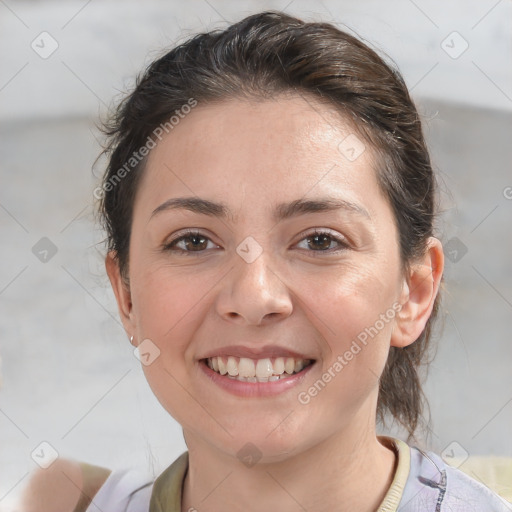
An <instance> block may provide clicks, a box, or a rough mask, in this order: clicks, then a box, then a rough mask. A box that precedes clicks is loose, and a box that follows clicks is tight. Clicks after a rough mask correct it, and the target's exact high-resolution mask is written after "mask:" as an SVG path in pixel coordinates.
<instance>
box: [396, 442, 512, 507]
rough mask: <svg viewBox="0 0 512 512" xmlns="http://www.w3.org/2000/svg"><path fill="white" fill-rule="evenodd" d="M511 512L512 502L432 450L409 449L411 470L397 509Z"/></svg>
mask: <svg viewBox="0 0 512 512" xmlns="http://www.w3.org/2000/svg"><path fill="white" fill-rule="evenodd" d="M426 510H432V511H434V510H436V511H437V510H450V511H452V512H512V505H510V504H509V503H507V502H506V501H505V500H504V499H502V498H501V497H499V496H498V495H497V494H495V493H494V492H492V491H491V490H490V489H489V488H487V487H486V486H485V485H483V484H481V483H480V482H478V481H477V480H475V479H473V478H471V477H470V476H468V475H467V474H465V473H463V472H462V471H460V470H459V469H456V468H454V467H452V466H449V465H448V464H446V463H445V462H444V461H443V460H442V459H441V457H439V456H438V455H436V454H435V453H432V452H424V451H422V450H419V449H417V448H411V449H410V471H409V476H408V478H407V483H406V485H405V488H404V493H403V496H402V500H401V501H400V506H399V508H398V512H416V511H418V512H419V511H422V512H424V511H426Z"/></svg>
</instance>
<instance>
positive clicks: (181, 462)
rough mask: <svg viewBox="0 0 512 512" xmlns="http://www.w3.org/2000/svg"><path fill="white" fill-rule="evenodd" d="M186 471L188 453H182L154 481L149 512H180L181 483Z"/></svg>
mask: <svg viewBox="0 0 512 512" xmlns="http://www.w3.org/2000/svg"><path fill="white" fill-rule="evenodd" d="M187 470H188V451H187V452H185V453H182V454H181V455H180V456H179V457H178V458H177V459H176V460H175V461H174V462H173V463H172V464H171V465H170V466H169V467H168V468H167V469H166V470H165V471H164V472H163V473H162V474H161V475H160V476H159V477H158V478H157V479H156V480H155V483H154V485H153V491H152V493H151V501H150V502H149V512H181V498H182V493H183V482H184V481H185V475H186V473H187Z"/></svg>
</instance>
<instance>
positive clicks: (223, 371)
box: [218, 357, 228, 375]
mask: <svg viewBox="0 0 512 512" xmlns="http://www.w3.org/2000/svg"><path fill="white" fill-rule="evenodd" d="M218 360H219V373H220V374H221V375H226V373H228V369H227V368H226V363H225V362H224V360H223V359H222V357H219V358H218Z"/></svg>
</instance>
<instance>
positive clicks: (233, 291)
mask: <svg viewBox="0 0 512 512" xmlns="http://www.w3.org/2000/svg"><path fill="white" fill-rule="evenodd" d="M236 258H237V259H236V260H235V266H234V268H233V269H232V271H231V272H228V273H227V275H226V276H225V278H224V279H223V281H222V288H221V291H220V293H219V295H218V297H217V312H218V314H219V315H220V316H221V317H222V318H224V319H225V320H228V321H230V322H236V323H239V324H243V325H260V324H265V323H268V322H270V321H277V320H279V319H283V318H286V317H287V316H289V315H290V314H291V312H292V309H293V307H292V300H291V296H290V292H289V290H288V287H287V286H286V284H285V283H284V282H283V279H282V278H281V277H280V276H279V275H278V273H277V272H276V271H275V270H273V268H271V267H270V266H269V263H271V262H269V258H267V257H266V254H265V252H264V253H263V254H261V255H260V256H259V257H258V258H257V259H256V260H255V261H253V262H251V263H248V262H246V261H245V260H244V259H243V258H240V257H239V256H238V255H237V256H236Z"/></svg>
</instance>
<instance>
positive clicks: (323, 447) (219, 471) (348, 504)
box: [182, 431, 396, 512]
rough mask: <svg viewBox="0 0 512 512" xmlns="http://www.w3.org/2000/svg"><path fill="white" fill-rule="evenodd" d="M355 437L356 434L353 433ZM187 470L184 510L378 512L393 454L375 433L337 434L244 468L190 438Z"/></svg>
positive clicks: (390, 476) (392, 470)
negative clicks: (281, 457) (286, 455)
mask: <svg viewBox="0 0 512 512" xmlns="http://www.w3.org/2000/svg"><path fill="white" fill-rule="evenodd" d="M351 434H352V435H351ZM186 440H187V445H188V447H189V470H188V472H187V476H186V478H185V483H184V486H183V499H182V511H188V510H195V509H197V510H201V512H203V511H204V512H217V511H219V510H231V511H233V512H238V511H247V510H251V511H254V512H264V511H265V512H266V511H268V510H280V511H282V512H292V511H293V512H297V510H315V511H316V512H324V511H325V512H327V511H332V510H337V511H340V512H343V511H353V510H358V511H361V512H365V511H367V512H372V511H375V510H376V509H377V508H378V506H379V504H380V503H381V502H382V500H383V499H384V496H385V494H386V492H387V490H388V489H389V487H390V485H391V482H392V480H393V476H394V473H395V467H396V457H395V454H394V452H393V451H392V450H391V449H389V448H387V447H385V446H384V445H383V444H381V443H380V442H379V441H378V439H377V437H376V434H375V431H371V432H365V433H361V432H359V433H357V432H352V433H350V432H346V431H343V432H342V433H336V435H333V436H331V437H329V438H327V439H325V440H324V441H322V442H321V443H319V444H317V445H315V446H313V447H311V448H309V449H307V450H305V451H302V452H301V453H300V454H298V455H296V456H294V457H292V458H289V459H286V460H284V461H280V462H275V463H265V464H264V463H258V464H256V465H254V466H251V467H246V466H244V465H243V464H242V463H241V462H240V461H239V460H238V459H237V458H236V457H232V456H230V455H226V454H225V453H224V452H219V451H215V452H213V451H212V449H211V446H209V445H208V446H209V447H208V446H207V445H203V443H201V442H200V441H199V440H198V439H197V438H195V437H194V436H190V433H187V435H186Z"/></svg>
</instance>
